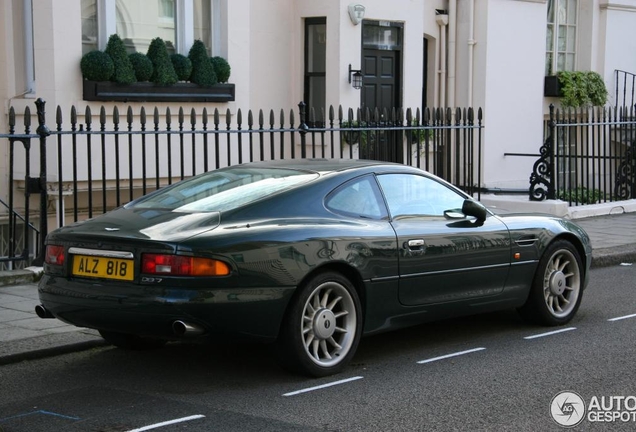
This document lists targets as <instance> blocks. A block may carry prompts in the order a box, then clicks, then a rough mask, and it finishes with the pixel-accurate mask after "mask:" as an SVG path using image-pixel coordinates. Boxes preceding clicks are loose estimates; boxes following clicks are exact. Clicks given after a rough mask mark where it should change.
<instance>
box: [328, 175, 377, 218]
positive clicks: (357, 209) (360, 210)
mask: <svg viewBox="0 0 636 432" xmlns="http://www.w3.org/2000/svg"><path fill="white" fill-rule="evenodd" d="M325 205H326V207H327V208H328V209H329V210H331V211H333V212H334V213H340V214H344V215H346V216H352V217H362V218H367V219H383V218H386V217H387V213H386V209H385V207H384V203H383V201H382V198H381V195H380V191H379V189H378V186H377V183H376V182H375V179H374V178H373V177H372V176H366V177H364V178H362V179H356V180H352V181H350V182H348V183H345V184H344V185H342V186H340V187H338V188H337V189H336V190H334V191H333V192H332V193H330V194H329V195H328V196H327V199H326V200H325Z"/></svg>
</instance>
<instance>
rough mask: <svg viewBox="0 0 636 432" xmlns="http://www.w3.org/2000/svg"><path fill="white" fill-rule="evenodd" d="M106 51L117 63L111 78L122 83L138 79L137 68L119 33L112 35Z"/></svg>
mask: <svg viewBox="0 0 636 432" xmlns="http://www.w3.org/2000/svg"><path fill="white" fill-rule="evenodd" d="M105 52H106V54H108V55H109V56H110V58H112V59H113V63H114V65H115V73H114V74H113V76H112V77H111V80H112V81H115V82H116V83H120V84H130V83H134V82H135V81H136V79H135V70H134V69H133V65H132V63H131V62H130V59H129V58H128V53H127V52H126V47H125V46H124V42H123V41H122V40H121V38H120V37H119V36H118V35H116V34H113V35H110V37H109V38H108V44H107V45H106V51H105Z"/></svg>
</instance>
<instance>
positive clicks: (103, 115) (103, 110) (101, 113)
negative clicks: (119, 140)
mask: <svg viewBox="0 0 636 432" xmlns="http://www.w3.org/2000/svg"><path fill="white" fill-rule="evenodd" d="M99 124H100V128H99V130H101V131H103V130H104V129H106V108H105V107H104V105H102V106H101V108H100V109H99Z"/></svg>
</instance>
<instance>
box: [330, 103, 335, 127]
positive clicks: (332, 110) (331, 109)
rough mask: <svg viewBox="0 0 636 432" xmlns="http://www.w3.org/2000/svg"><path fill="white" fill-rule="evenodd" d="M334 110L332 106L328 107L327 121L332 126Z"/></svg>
mask: <svg viewBox="0 0 636 432" xmlns="http://www.w3.org/2000/svg"><path fill="white" fill-rule="evenodd" d="M334 115H335V113H334V109H333V105H329V121H330V122H331V123H332V124H333V119H334Z"/></svg>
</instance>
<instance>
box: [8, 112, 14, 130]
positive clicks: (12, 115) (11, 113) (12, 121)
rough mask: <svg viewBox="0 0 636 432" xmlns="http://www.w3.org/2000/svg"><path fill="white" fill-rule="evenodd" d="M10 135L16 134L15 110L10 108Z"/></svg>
mask: <svg viewBox="0 0 636 432" xmlns="http://www.w3.org/2000/svg"><path fill="white" fill-rule="evenodd" d="M9 133H10V134H13V133H15V109H13V107H11V108H9Z"/></svg>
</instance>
